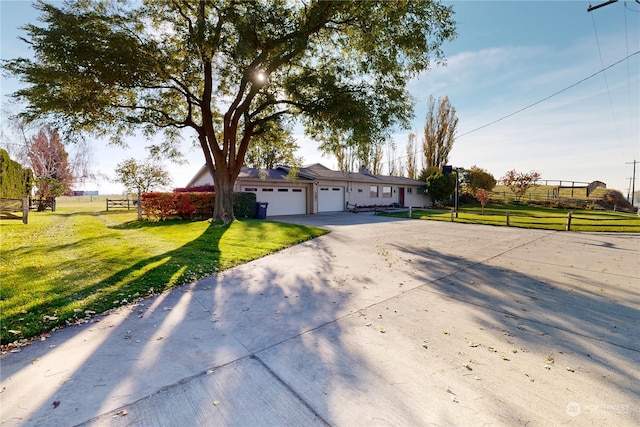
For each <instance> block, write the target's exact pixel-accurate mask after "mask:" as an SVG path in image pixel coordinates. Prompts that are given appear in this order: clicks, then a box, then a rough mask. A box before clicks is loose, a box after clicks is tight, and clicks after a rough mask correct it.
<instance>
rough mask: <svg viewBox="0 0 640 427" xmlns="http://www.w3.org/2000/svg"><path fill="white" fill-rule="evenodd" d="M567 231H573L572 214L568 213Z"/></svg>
mask: <svg viewBox="0 0 640 427" xmlns="http://www.w3.org/2000/svg"><path fill="white" fill-rule="evenodd" d="M566 230H567V231H571V212H569V213H567V228H566Z"/></svg>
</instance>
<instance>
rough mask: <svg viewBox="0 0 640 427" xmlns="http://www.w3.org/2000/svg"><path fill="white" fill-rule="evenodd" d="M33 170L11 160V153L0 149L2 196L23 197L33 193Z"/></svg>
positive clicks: (0, 194) (0, 187)
mask: <svg viewBox="0 0 640 427" xmlns="http://www.w3.org/2000/svg"><path fill="white" fill-rule="evenodd" d="M32 186H33V172H32V171H31V169H26V168H23V167H22V166H21V165H20V163H18V162H16V161H14V160H11V158H10V157H9V153H7V152H6V151H5V150H3V149H0V197H4V198H8V199H22V198H23V197H27V196H29V195H30V194H31V187H32Z"/></svg>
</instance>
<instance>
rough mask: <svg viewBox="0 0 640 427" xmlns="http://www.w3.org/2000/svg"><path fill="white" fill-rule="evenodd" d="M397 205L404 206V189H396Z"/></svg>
mask: <svg viewBox="0 0 640 427" xmlns="http://www.w3.org/2000/svg"><path fill="white" fill-rule="evenodd" d="M398 204H399V205H400V206H404V187H400V188H398Z"/></svg>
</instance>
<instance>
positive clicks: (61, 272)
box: [2, 224, 227, 338]
mask: <svg viewBox="0 0 640 427" xmlns="http://www.w3.org/2000/svg"><path fill="white" fill-rule="evenodd" d="M167 225H168V224H167ZM226 230H227V227H215V226H209V227H208V228H207V229H206V230H205V231H204V233H202V234H201V235H200V236H199V237H198V238H196V239H194V240H192V241H191V242H188V243H187V244H185V245H183V246H181V247H179V248H177V249H175V250H173V251H170V252H166V253H161V254H158V255H154V256H148V253H145V248H144V247H138V246H131V247H128V248H125V249H126V250H128V251H129V252H127V254H128V256H129V257H130V259H132V260H135V259H140V261H137V262H135V263H133V264H131V265H130V266H129V267H127V268H124V269H121V270H119V271H116V272H115V273H113V274H111V275H110V276H108V277H106V278H104V279H102V280H98V281H96V282H95V283H94V284H91V285H86V283H87V275H91V274H92V273H91V271H92V264H93V260H94V259H100V261H99V262H100V265H105V266H109V265H110V264H112V265H114V266H120V265H122V264H123V259H122V253H121V251H116V252H113V250H112V248H111V247H109V246H105V247H101V249H104V251H100V252H94V251H86V250H85V251H83V250H82V249H83V248H84V247H86V246H87V245H89V246H93V245H95V242H96V241H101V240H104V239H105V235H99V236H94V237H88V238H84V239H80V240H77V241H74V242H71V243H65V244H60V245H55V246H52V247H46V248H43V247H42V245H40V246H38V245H31V246H25V247H21V248H17V249H15V250H13V251H11V252H12V253H13V256H18V257H21V258H26V259H29V257H30V254H32V253H41V252H44V253H47V254H48V256H50V257H53V258H54V259H59V261H58V262H57V264H51V265H50V266H49V268H48V269H47V270H48V271H49V272H50V273H51V274H53V273H55V279H51V278H46V277H41V276H38V277H37V278H35V279H34V283H33V284H29V285H33V286H39V284H38V283H37V282H38V281H45V282H47V283H46V289H43V295H42V298H43V299H44V302H45V305H44V306H43V305H41V304H40V303H39V302H38V300H36V301H33V302H30V303H27V305H26V306H25V309H24V311H27V313H24V312H18V313H15V314H13V315H9V316H6V317H5V316H3V335H4V332H5V330H6V328H7V327H6V325H23V326H24V327H25V328H27V329H28V330H30V332H33V331H34V330H35V331H36V333H39V332H47V331H48V330H51V329H52V328H55V327H60V326H64V325H65V324H67V323H68V322H71V323H76V322H82V321H83V319H85V318H86V317H87V315H86V314H85V311H86V310H88V311H89V312H93V313H102V312H104V311H106V310H109V309H112V308H114V307H120V306H122V305H123V304H128V303H131V302H133V301H135V300H137V299H139V298H144V297H148V296H152V295H153V294H156V293H161V292H163V291H164V290H165V289H167V288H170V287H172V286H175V285H176V284H182V283H186V282H189V281H193V280H196V279H198V278H201V277H204V276H207V275H210V274H212V273H213V272H215V271H217V270H218V269H219V263H220V250H219V248H218V246H217V244H218V242H219V241H220V238H221V237H222V235H223V234H224V233H225V231H226ZM115 237H118V236H115ZM116 243H117V242H116ZM59 251H63V252H64V253H68V251H74V255H76V258H75V259H74V265H81V266H83V267H81V268H79V269H78V268H77V269H74V270H72V271H70V270H69V269H68V268H67V260H66V259H65V258H64V257H62V256H57V253H58V252H59ZM16 254H17V255H16ZM34 269H35V270H36V271H37V269H38V266H34V265H26V266H25V267H24V268H23V269H22V271H17V272H16V275H17V276H18V277H30V276H32V275H33V270H34ZM167 277H169V280H168V281H167V280H166V278H167ZM89 280H90V279H89ZM79 281H82V283H83V285H82V286H81V287H79V286H76V285H75V284H76V283H77V282H79ZM52 282H53V283H52ZM25 285H27V284H25ZM13 288H15V289H14V290H13V291H12V287H10V286H3V291H2V294H3V295H2V298H3V299H4V300H8V299H10V298H12V297H13V296H14V294H15V293H16V292H20V291H19V287H15V286H14V287H13ZM78 307H81V308H78ZM74 310H75V311H74ZM44 316H47V318H46V319H45V320H43V317H44ZM89 317H90V316H89ZM20 319H23V320H20ZM67 320H68V322H67ZM18 338H19V337H18Z"/></svg>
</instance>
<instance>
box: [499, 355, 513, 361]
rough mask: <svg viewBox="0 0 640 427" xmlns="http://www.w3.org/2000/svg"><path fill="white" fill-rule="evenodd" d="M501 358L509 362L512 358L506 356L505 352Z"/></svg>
mask: <svg viewBox="0 0 640 427" xmlns="http://www.w3.org/2000/svg"><path fill="white" fill-rule="evenodd" d="M500 358H501V359H502V360H506V361H507V362H508V361H509V360H511V359H509V358H508V357H507V356H505V355H504V354H503V355H502V356H500Z"/></svg>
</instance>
